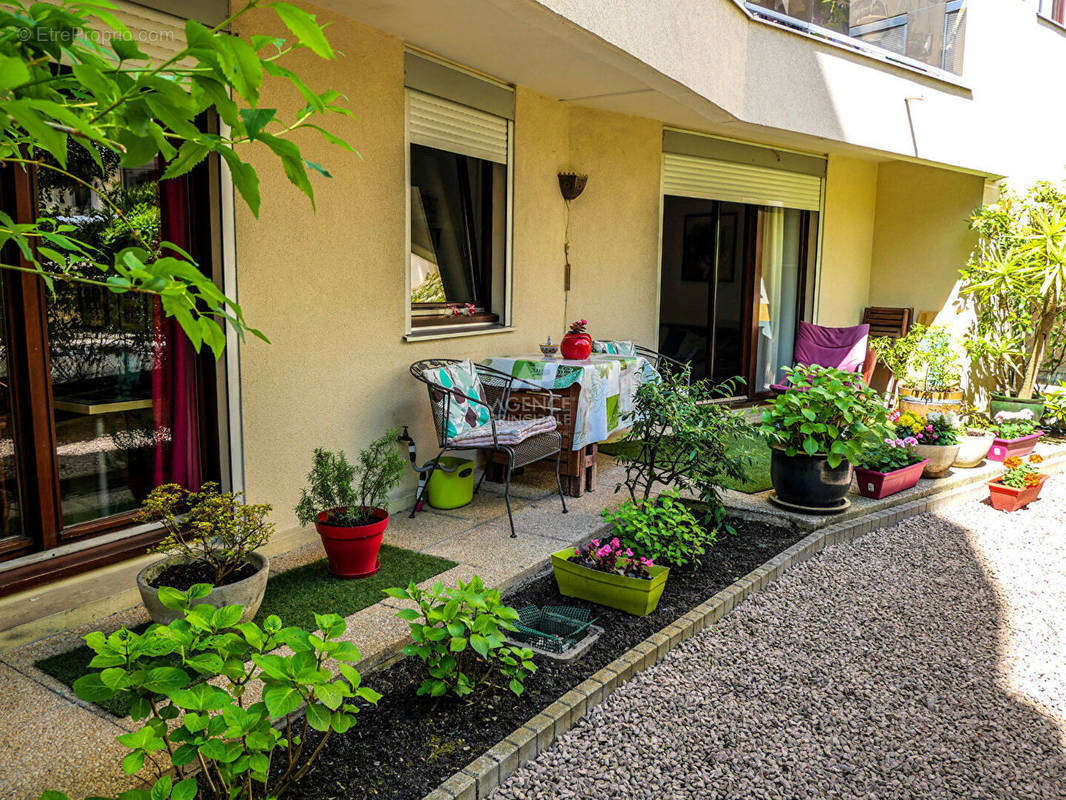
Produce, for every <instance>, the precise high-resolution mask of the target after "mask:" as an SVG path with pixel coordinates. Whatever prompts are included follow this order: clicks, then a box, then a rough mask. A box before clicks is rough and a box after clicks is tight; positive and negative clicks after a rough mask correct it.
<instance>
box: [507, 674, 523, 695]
mask: <svg viewBox="0 0 1066 800" xmlns="http://www.w3.org/2000/svg"><path fill="white" fill-rule="evenodd" d="M507 685H508V686H509V687H510V688H511V691H512V692H514V693H515V694H516V695H519V696H521V695H522V692H524V691H525V688H526V687H524V686H523V685H522V684H521V683H520V682H519V681H517V680H516V679H514V678H511V682H510V683H509V684H507Z"/></svg>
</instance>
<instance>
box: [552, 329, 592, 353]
mask: <svg viewBox="0 0 1066 800" xmlns="http://www.w3.org/2000/svg"><path fill="white" fill-rule="evenodd" d="M588 324H589V323H588V320H585V319H579V320H578V321H577V322H572V323H571V324H570V330H569V332H568V333H567V334H566V335H565V336H563V341H562V343H561V344H560V345H559V352H561V353H562V356H563V358H567V359H570V360H571V361H584V360H585V359H586V358H588V357H589V356H590V355H592V335H591V334H590V333H589V332H588V330H587V327H586V326H587V325H588Z"/></svg>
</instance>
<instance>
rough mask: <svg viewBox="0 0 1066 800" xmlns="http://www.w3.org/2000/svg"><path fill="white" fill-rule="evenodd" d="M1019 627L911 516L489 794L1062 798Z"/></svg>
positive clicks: (948, 533) (828, 556)
mask: <svg viewBox="0 0 1066 800" xmlns="http://www.w3.org/2000/svg"><path fill="white" fill-rule="evenodd" d="M1008 622H1009V621H1008V620H1007V619H1006V617H1005V614H1004V609H1003V607H1002V604H1001V601H1000V597H999V594H998V590H997V587H996V586H995V585H994V584H993V581H992V580H991V579H990V577H989V575H987V574H986V572H985V569H984V567H983V565H982V561H981V560H980V558H979V556H978V554H977V553H975V552H974V550H973V549H972V547H971V545H970V543H969V542H968V540H967V536H966V530H965V529H964V528H962V527H960V526H958V525H956V524H954V523H952V522H950V521H948V520H944V519H942V518H938V517H935V516H932V515H923V516H922V517H917V518H914V519H912V520H909V521H907V522H905V523H902V524H901V525H900V526H898V527H897V528H894V529H892V530H889V531H879V532H876V533H873V534H871V535H869V536H867V537H864V538H863V539H861V540H859V541H858V542H855V543H853V544H852V545H849V546H844V547H841V548H833V549H831V550H830V551H827V552H825V553H823V554H822V555H821V556H820V557H819V558H817V559H815V560H814V561H812V562H809V563H808V564H805V565H802V566H800V567H798V568H797V569H796V570H795V571H794V572H790V573H789V574H788V575H786V576H785V578H784V579H782V581H781V582H779V583H778V584H776V585H774V586H773V587H771V588H770V590H769V591H767V592H765V593H763V594H761V595H757V596H755V597H753V598H751V599H749V600H748V601H747V602H745V603H744V604H743V605H742V606H740V607H739V608H738V609H737V610H736V611H735V612H734V613H733V615H732V616H730V617H729V618H727V619H726V620H724V621H723V622H722V623H721V624H720V625H719V626H717V629H716V630H715V631H713V632H709V633H704V634H703V635H701V636H700V637H698V638H696V639H694V640H691V641H690V642H688V643H686V644H685V645H684V646H683V647H682V649H681V650H680V651H676V652H674V653H673V654H671V656H670V657H669V658H667V659H666V660H665V661H664V662H662V663H660V664H659V665H658V666H657V667H656V668H655V669H654V670H652V671H651V672H649V673H645V674H644V675H643V676H641V677H638V678H636V679H634V681H632V682H630V683H629V684H627V685H626V686H625V687H624V688H623V689H622V690H620V692H619V693H618V694H616V695H615V696H614V697H613V699H612V701H611V702H609V703H608V704H607V705H606V706H601V707H600V708H598V709H596V710H594V711H593V712H592V714H591V716H590V717H589V718H587V719H586V720H585V721H583V722H582V723H581V724H580V725H579V727H578V728H577V729H575V730H574V731H571V733H570V735H569V736H568V737H567V738H566V739H564V740H563V742H562V743H559V744H557V745H556V746H555V747H553V748H552V749H551V750H550V751H549V752H548V753H546V754H545V755H543V756H541V758H540V759H539V760H538V762H536V763H535V764H531V765H529V766H527V767H525V768H523V769H522V770H520V771H519V772H518V773H516V775H515V776H514V777H513V778H512V780H511V781H509V782H508V783H507V784H505V785H504V786H503V787H501V789H500V790H499V791H498V792H497V793H496V794H495V795H494V797H495V798H496V800H518V798H522V799H523V800H533V799H534V798H549V797H579V798H586V797H597V798H600V797H603V798H607V797H610V798H619V799H620V800H621V799H622V798H625V799H626V800H628V799H629V798H645V797H649V798H651V797H654V798H670V799H671V800H673V798H684V799H686V800H711V799H712V798H730V800H732V799H733V798H738V799H739V798H752V797H785V798H790V800H791V799H792V798H823V797H832V798H878V799H880V798H915V800H918V799H919V798H920V799H921V800H926V799H927V798H1004V799H1006V798H1010V800H1015V799H1018V800H1021V799H1022V798H1024V799H1025V800H1029V799H1030V798H1039V799H1040V800H1044V798H1048V799H1051V798H1060V799H1061V798H1066V758H1064V754H1063V749H1062V744H1061V737H1062V733H1063V732H1062V731H1061V730H1060V729H1059V727H1058V725H1057V724H1056V721H1055V719H1054V718H1052V717H1050V716H1048V715H1046V714H1044V713H1042V712H1041V711H1040V710H1039V709H1037V708H1034V707H1033V706H1031V705H1029V704H1028V703H1026V702H1024V701H1020V700H1019V699H1016V698H1015V697H1014V696H1012V695H1011V694H1009V693H1008V691H1007V690H1006V688H1005V687H1006V681H1005V679H1004V675H1005V669H1004V666H1003V664H1002V663H1001V659H1002V654H1003V653H1004V652H1005V645H1006V638H1005V637H1006V630H1007V628H1006V626H1007V624H1008ZM638 709H639V710H641V711H638ZM652 709H653V710H654V711H653V713H643V712H647V711H648V710H652ZM649 787H654V791H653V792H651V793H649Z"/></svg>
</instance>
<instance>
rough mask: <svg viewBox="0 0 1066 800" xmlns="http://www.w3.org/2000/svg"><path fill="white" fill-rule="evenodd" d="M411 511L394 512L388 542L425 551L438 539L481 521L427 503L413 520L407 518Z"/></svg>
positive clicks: (390, 520) (453, 534) (452, 534)
mask: <svg viewBox="0 0 1066 800" xmlns="http://www.w3.org/2000/svg"><path fill="white" fill-rule="evenodd" d="M474 502H475V503H476V502H478V498H474ZM408 513H409V512H406V511H405V512H404V513H402V514H394V515H393V516H392V517H391V518H390V519H389V527H388V528H386V529H385V539H384V541H385V544H391V545H393V546H394V547H405V548H407V549H408V550H415V551H417V552H424V551H425V550H426V549H427V548H429V547H432V546H433V545H435V544H437V543H438V542H441V541H443V540H444V539H449V538H451V537H452V536H455V535H456V534H457V533H462V532H463V531H466V530H470V528H472V527H474V526H475V525H478V524H480V523H478V522H477V521H475V520H471V519H468V518H466V517H459V516H455V515H451V514H442V513H439V512H437V511H435V510H433V509H431V508H429V507H428V506H427V507H426V510H424V511H419V512H418V513H417V514H416V515H415V518H414V519H411V518H410V517H408Z"/></svg>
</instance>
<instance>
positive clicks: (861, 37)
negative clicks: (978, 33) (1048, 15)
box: [747, 0, 1063, 75]
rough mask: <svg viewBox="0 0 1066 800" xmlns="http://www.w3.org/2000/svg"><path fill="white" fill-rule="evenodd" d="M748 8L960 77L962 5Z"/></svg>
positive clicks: (797, 0)
mask: <svg viewBox="0 0 1066 800" xmlns="http://www.w3.org/2000/svg"><path fill="white" fill-rule="evenodd" d="M1043 2H1045V3H1046V4H1048V5H1050V4H1051V3H1052V2H1056V3H1059V4H1061V3H1062V2H1063V0H1043ZM747 7H748V9H749V10H750V11H752V12H753V13H754V14H755V15H756V16H759V17H763V18H766V19H770V20H773V21H774V22H777V23H779V24H782V25H786V26H789V27H792V28H796V29H798V30H802V31H804V32H805V33H808V34H811V35H814V36H820V37H823V38H826V39H830V40H832V41H835V42H838V43H840V44H845V45H851V46H853V47H857V48H858V49H868V51H869V52H870V53H871V54H873V53H876V52H878V51H887V52H890V53H893V54H895V55H896V56H902V57H903V58H904V59H906V60H907V61H905V62H903V63H909V65H910V66H914V67H919V68H920V67H922V66H923V65H924V66H929V67H936V68H939V69H942V70H945V71H947V72H952V73H955V74H956V75H959V74H961V73H962V51H963V41H964V38H965V30H966V12H965V8H964V4H963V2H962V0H890V2H885V0H748V2H747Z"/></svg>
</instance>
